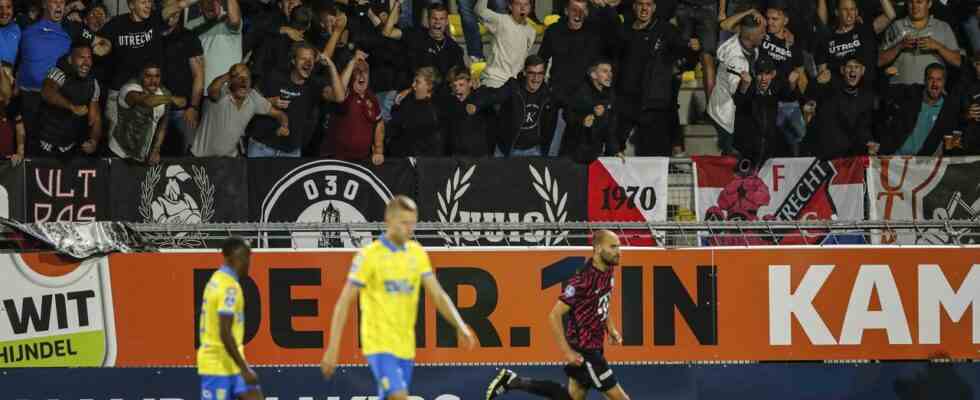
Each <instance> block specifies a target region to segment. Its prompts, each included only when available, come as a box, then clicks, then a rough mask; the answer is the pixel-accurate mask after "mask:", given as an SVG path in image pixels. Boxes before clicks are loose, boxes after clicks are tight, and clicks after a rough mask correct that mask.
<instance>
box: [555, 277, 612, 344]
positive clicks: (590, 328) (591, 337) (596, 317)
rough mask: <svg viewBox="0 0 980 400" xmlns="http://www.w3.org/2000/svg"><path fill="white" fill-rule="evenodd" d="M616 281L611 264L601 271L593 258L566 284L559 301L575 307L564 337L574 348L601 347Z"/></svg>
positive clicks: (568, 318) (566, 324)
mask: <svg viewBox="0 0 980 400" xmlns="http://www.w3.org/2000/svg"><path fill="white" fill-rule="evenodd" d="M613 284H614V278H613V269H612V267H610V268H609V269H607V270H606V271H605V272H603V271H600V270H598V269H596V268H595V267H594V266H592V260H591V259H590V260H589V261H588V262H586V264H585V268H583V269H582V271H580V272H579V273H577V274H575V275H574V276H572V277H571V278H570V279H569V280H568V282H567V283H566V286H565V291H564V292H563V293H562V295H561V297H560V300H561V301H562V302H564V303H565V304H568V305H569V306H570V307H571V308H572V310H571V311H569V313H568V315H567V317H566V321H565V338H566V339H567V340H568V344H570V345H571V346H572V347H574V348H576V349H582V350H599V349H602V343H603V341H604V340H605V338H606V319H607V318H608V317H609V303H610V300H611V297H612V289H613Z"/></svg>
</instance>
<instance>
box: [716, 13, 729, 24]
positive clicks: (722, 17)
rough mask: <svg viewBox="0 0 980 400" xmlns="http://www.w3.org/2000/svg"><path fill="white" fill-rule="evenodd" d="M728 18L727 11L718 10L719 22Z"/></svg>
mask: <svg viewBox="0 0 980 400" xmlns="http://www.w3.org/2000/svg"><path fill="white" fill-rule="evenodd" d="M726 18H728V16H727V15H725V10H718V22H721V21H724V20H725V19H726Z"/></svg>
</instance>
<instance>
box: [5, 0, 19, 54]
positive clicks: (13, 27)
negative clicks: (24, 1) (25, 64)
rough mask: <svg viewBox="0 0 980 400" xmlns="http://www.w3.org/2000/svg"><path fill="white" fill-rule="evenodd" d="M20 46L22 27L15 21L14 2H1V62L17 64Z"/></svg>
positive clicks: (11, 0) (9, 0)
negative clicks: (18, 47)
mask: <svg viewBox="0 0 980 400" xmlns="http://www.w3.org/2000/svg"><path fill="white" fill-rule="evenodd" d="M18 44H20V25H17V23H16V22H15V21H14V3H13V0H0V61H2V62H5V63H7V64H14V63H16V62H17V46H18Z"/></svg>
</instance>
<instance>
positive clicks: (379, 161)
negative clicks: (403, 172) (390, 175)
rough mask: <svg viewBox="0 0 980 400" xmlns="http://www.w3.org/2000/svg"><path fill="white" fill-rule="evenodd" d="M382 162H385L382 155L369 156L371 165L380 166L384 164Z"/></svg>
mask: <svg viewBox="0 0 980 400" xmlns="http://www.w3.org/2000/svg"><path fill="white" fill-rule="evenodd" d="M384 162H385V156H384V154H372V155H371V163H372V164H374V165H381V164H384Z"/></svg>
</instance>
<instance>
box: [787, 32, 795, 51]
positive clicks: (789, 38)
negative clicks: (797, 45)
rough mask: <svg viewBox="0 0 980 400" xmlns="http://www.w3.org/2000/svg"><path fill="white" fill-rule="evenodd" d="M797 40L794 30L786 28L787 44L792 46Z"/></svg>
mask: <svg viewBox="0 0 980 400" xmlns="http://www.w3.org/2000/svg"><path fill="white" fill-rule="evenodd" d="M795 41H796V36H793V32H790V31H789V29H786V46H787V47H792V46H793V42H795Z"/></svg>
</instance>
